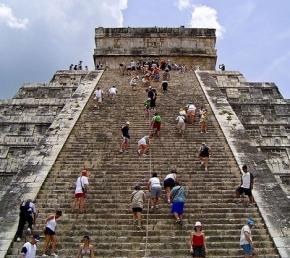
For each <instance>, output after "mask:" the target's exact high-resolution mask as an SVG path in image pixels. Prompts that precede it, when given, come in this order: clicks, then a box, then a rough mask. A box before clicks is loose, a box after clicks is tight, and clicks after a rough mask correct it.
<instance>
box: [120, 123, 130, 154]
mask: <svg viewBox="0 0 290 258" xmlns="http://www.w3.org/2000/svg"><path fill="white" fill-rule="evenodd" d="M129 126H130V122H128V121H127V122H126V124H125V125H124V126H123V127H122V129H121V131H122V142H121V148H120V153H123V152H126V153H127V152H128V149H129V139H130V135H129Z"/></svg>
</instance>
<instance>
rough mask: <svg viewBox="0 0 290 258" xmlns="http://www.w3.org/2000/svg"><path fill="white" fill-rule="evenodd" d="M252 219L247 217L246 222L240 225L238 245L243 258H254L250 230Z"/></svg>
mask: <svg viewBox="0 0 290 258" xmlns="http://www.w3.org/2000/svg"><path fill="white" fill-rule="evenodd" d="M254 224H255V223H254V221H253V220H252V219H251V218H249V219H248V220H247V224H246V225H244V226H243V227H242V230H241V236H240V246H241V247H242V249H243V252H244V255H245V258H254V257H255V255H256V254H255V250H254V247H253V240H252V232H251V229H252V228H253V227H254Z"/></svg>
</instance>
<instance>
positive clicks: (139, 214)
mask: <svg viewBox="0 0 290 258" xmlns="http://www.w3.org/2000/svg"><path fill="white" fill-rule="evenodd" d="M137 219H138V227H139V228H140V229H141V225H142V214H141V212H137Z"/></svg>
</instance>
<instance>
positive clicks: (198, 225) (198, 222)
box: [194, 221, 202, 227]
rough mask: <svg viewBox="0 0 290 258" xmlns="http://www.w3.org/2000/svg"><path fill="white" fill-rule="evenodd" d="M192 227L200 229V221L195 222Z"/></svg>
mask: <svg viewBox="0 0 290 258" xmlns="http://www.w3.org/2000/svg"><path fill="white" fill-rule="evenodd" d="M194 227H202V225H201V222H200V221H197V222H195V225H194Z"/></svg>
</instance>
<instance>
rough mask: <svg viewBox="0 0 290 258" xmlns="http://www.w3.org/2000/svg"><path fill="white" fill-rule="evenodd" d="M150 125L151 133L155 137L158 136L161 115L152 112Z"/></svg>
mask: <svg viewBox="0 0 290 258" xmlns="http://www.w3.org/2000/svg"><path fill="white" fill-rule="evenodd" d="M151 126H152V129H153V133H154V134H156V135H157V137H159V136H160V129H161V116H160V115H159V114H158V113H155V114H154V116H153V118H152V122H151Z"/></svg>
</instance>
